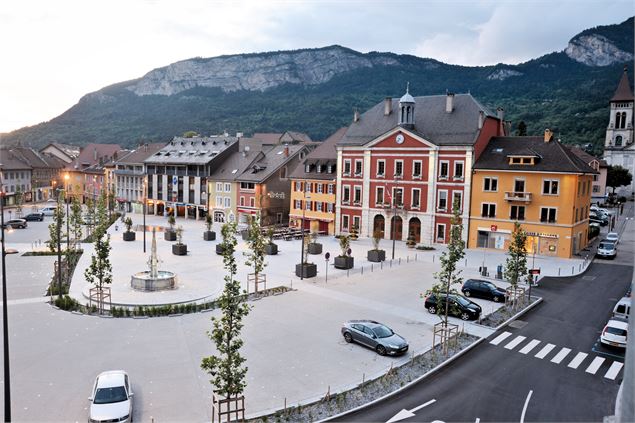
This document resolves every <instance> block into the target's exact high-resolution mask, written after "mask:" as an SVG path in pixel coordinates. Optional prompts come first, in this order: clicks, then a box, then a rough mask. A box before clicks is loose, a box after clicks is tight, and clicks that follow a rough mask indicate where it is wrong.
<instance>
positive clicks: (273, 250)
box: [265, 244, 278, 256]
mask: <svg viewBox="0 0 635 423" xmlns="http://www.w3.org/2000/svg"><path fill="white" fill-rule="evenodd" d="M265 254H267V255H268V256H275V255H276V254H278V245H277V244H267V245H265Z"/></svg>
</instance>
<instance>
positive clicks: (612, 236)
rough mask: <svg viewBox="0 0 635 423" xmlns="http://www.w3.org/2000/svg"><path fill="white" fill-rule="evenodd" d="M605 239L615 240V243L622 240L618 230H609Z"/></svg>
mask: <svg viewBox="0 0 635 423" xmlns="http://www.w3.org/2000/svg"><path fill="white" fill-rule="evenodd" d="M604 239H606V240H607V241H610V242H613V243H614V244H615V245H617V244H618V243H619V242H620V236H619V235H618V234H617V232H609V233H608V234H607V235H606V238H604Z"/></svg>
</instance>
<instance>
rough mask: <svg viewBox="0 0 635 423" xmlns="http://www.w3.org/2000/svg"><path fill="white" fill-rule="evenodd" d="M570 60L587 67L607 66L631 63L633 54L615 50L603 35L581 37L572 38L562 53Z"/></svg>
mask: <svg viewBox="0 0 635 423" xmlns="http://www.w3.org/2000/svg"><path fill="white" fill-rule="evenodd" d="M564 52H565V53H566V54H567V56H569V57H570V58H571V59H573V60H575V61H577V62H580V63H584V64H585V65H588V66H609V65H612V64H614V63H624V62H632V61H633V54H632V53H629V52H627V51H623V50H620V49H619V48H617V47H616V46H615V45H614V44H613V43H612V42H611V41H610V40H609V39H608V38H606V37H604V36H603V35H599V34H593V35H582V36H579V37H576V38H574V39H573V40H571V41H570V42H569V45H568V46H567V48H566V49H565V51H564Z"/></svg>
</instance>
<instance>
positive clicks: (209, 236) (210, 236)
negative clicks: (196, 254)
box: [203, 231, 216, 241]
mask: <svg viewBox="0 0 635 423" xmlns="http://www.w3.org/2000/svg"><path fill="white" fill-rule="evenodd" d="M203 239H204V240H205V241H214V240H215V239H216V232H214V231H205V232H203Z"/></svg>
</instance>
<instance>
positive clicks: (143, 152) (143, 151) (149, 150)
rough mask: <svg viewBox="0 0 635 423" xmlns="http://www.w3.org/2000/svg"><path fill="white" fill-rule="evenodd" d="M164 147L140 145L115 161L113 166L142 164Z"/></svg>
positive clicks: (156, 144)
mask: <svg viewBox="0 0 635 423" xmlns="http://www.w3.org/2000/svg"><path fill="white" fill-rule="evenodd" d="M163 147H165V143H164V142H161V143H153V144H143V145H140V146H139V147H138V148H137V149H136V150H133V151H131V152H129V153H128V154H126V155H125V156H122V157H121V158H120V159H119V160H117V161H115V164H119V163H122V164H124V163H125V164H142V163H143V162H144V160H145V159H147V158H148V157H150V156H152V155H153V154H155V153H156V152H157V151H159V150H161V149H162V148H163Z"/></svg>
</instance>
